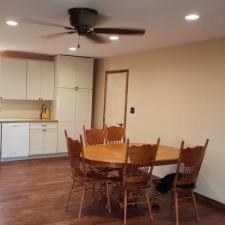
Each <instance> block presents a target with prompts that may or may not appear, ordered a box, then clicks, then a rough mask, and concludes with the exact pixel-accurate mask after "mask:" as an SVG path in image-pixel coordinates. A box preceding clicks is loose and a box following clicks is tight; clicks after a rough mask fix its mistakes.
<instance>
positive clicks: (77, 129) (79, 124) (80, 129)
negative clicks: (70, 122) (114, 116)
mask: <svg viewBox="0 0 225 225" xmlns="http://www.w3.org/2000/svg"><path fill="white" fill-rule="evenodd" d="M83 126H85V128H86V129H90V128H91V120H86V121H84V120H83V121H76V124H75V136H74V137H75V139H77V140H80V135H82V137H83V141H84V131H83Z"/></svg>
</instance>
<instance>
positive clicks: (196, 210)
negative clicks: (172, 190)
mask: <svg viewBox="0 0 225 225" xmlns="http://www.w3.org/2000/svg"><path fill="white" fill-rule="evenodd" d="M191 194H192V199H193V203H194V207H195V212H196V217H197V220H200V217H199V215H198V207H197V201H196V197H195V193H194V190H192V191H191Z"/></svg>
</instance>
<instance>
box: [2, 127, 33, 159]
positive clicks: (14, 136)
mask: <svg viewBox="0 0 225 225" xmlns="http://www.w3.org/2000/svg"><path fill="white" fill-rule="evenodd" d="M28 155H29V123H3V124H2V154H1V157H2V158H3V159H4V158H14V157H27V156H28Z"/></svg>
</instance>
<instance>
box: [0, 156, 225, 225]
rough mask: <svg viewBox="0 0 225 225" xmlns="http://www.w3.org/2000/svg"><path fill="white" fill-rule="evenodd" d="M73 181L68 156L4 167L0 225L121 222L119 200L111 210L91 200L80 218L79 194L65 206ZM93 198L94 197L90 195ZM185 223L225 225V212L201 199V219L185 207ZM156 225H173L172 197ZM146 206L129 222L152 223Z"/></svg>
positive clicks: (130, 213)
mask: <svg viewBox="0 0 225 225" xmlns="http://www.w3.org/2000/svg"><path fill="white" fill-rule="evenodd" d="M70 184H71V178H70V170H69V164H68V162H67V160H66V159H65V158H61V159H60V158H58V159H45V160H29V161H20V162H19V161H18V162H12V163H4V164H1V166H0V225H68V224H77V225H78V224H79V225H111V224H114V225H119V224H120V225H121V224H123V214H122V211H121V210H120V208H119V206H118V204H117V202H114V203H113V208H112V213H111V214H109V213H107V211H106V209H105V202H104V200H102V201H97V202H92V203H91V202H89V203H88V204H86V205H85V207H84V210H83V215H82V218H81V219H80V220H78V219H77V218H76V217H77V212H78V204H77V203H76V201H77V200H76V198H75V196H74V197H73V198H72V201H71V207H70V208H69V209H68V210H67V211H66V210H65V208H64V200H65V196H66V194H67V192H68V189H69V187H70ZM88 198H89V199H90V197H88ZM181 211H182V212H181V216H180V223H181V225H193V224H199V225H203V224H204V225H212V224H213V225H222V224H223V225H224V224H225V212H224V211H223V210H222V209H219V208H216V207H212V206H210V205H207V204H206V203H204V202H199V212H200V217H201V221H200V222H196V221H195V215H194V211H193V208H192V205H190V206H189V207H186V208H182V210H181ZM153 212H154V218H155V220H154V222H151V224H155V225H157V224H158V225H162V224H163V225H173V224H174V215H173V213H171V211H170V210H169V200H167V201H165V202H163V203H161V204H160V210H157V209H155V210H154V211H153ZM147 215H148V214H147V210H146V208H145V207H131V208H129V209H128V224H130V225H132V224H133V225H136V224H142V225H145V224H149V220H148V217H147Z"/></svg>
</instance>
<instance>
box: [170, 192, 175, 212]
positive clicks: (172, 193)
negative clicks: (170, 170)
mask: <svg viewBox="0 0 225 225" xmlns="http://www.w3.org/2000/svg"><path fill="white" fill-rule="evenodd" d="M170 195H171V196H170V207H171V209H174V192H173V191H171V192H170Z"/></svg>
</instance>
